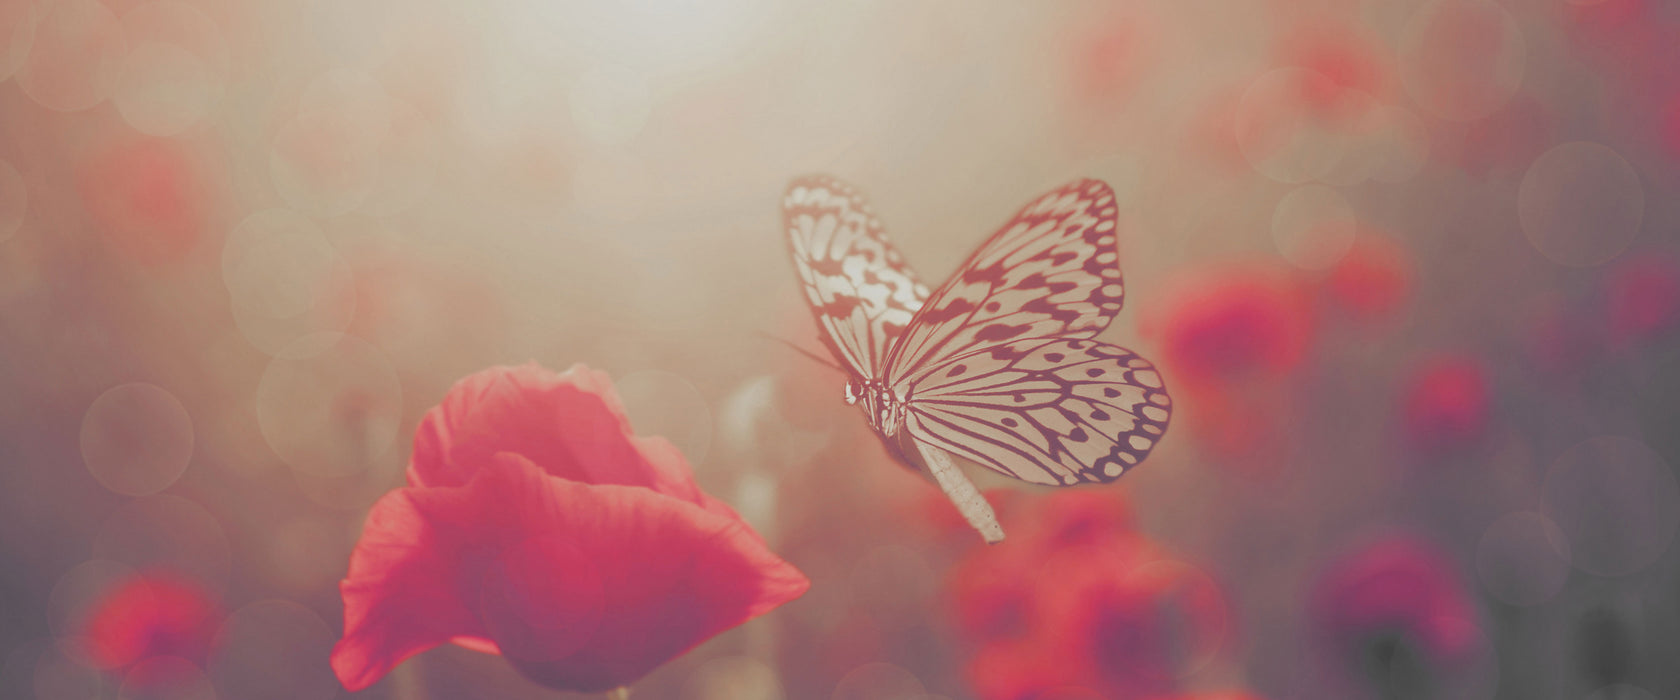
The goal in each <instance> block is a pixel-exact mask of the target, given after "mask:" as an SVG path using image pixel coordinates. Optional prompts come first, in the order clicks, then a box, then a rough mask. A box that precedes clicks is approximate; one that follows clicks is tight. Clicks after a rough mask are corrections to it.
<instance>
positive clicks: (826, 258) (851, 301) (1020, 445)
mask: <svg viewBox="0 0 1680 700" xmlns="http://www.w3.org/2000/svg"><path fill="white" fill-rule="evenodd" d="M782 206H783V208H782V211H783V221H784V224H785V225H786V228H787V231H788V241H789V251H790V253H791V255H792V257H793V261H794V268H795V270H796V272H798V274H799V278H800V281H801V282H802V283H803V287H804V291H805V295H806V302H807V304H808V305H809V306H810V308H811V311H812V314H813V315H814V317H815V318H816V320H817V324H818V327H819V328H820V329H821V330H822V331H823V332H822V333H821V334H820V336H819V337H820V339H821V340H822V342H823V344H824V345H825V346H827V347H828V349H829V352H830V353H831V354H832V355H833V356H834V357H835V359H836V360H837V361H838V362H839V364H840V365H841V366H842V368H843V369H845V370H846V372H847V374H848V375H849V380H848V382H847V384H846V390H845V399H846V401H847V403H851V404H858V405H860V408H861V409H862V411H863V413H864V418H865V420H866V422H867V423H868V424H869V426H870V428H871V429H873V430H874V431H875V433H876V434H877V435H878V436H880V437H881V439H882V442H883V444H884V445H885V446H886V447H887V449H888V451H889V452H890V453H892V454H893V456H894V457H895V458H897V459H899V460H900V461H901V462H905V463H907V464H909V465H910V466H912V467H915V468H918V469H922V468H925V469H926V470H927V471H928V472H929V473H931V475H932V476H934V477H935V480H936V481H938V482H939V484H940V486H941V487H943V488H945V490H946V492H947V494H949V495H950V496H951V497H952V500H953V501H956V502H957V503H958V505H959V507H963V508H965V511H964V514H965V516H968V517H969V519H970V522H971V523H974V524H975V526H976V527H977V528H980V529H981V530H982V533H983V534H987V533H990V532H993V531H995V533H996V538H997V539H1001V538H1002V531H1001V529H999V528H997V526H996V522H995V518H992V519H991V520H990V522H989V523H988V522H986V521H987V519H988V518H990V517H991V514H990V508H989V506H987V505H986V504H985V501H984V499H981V498H979V495H978V492H977V491H975V490H974V487H973V485H972V483H970V482H968V481H967V479H966V477H963V476H962V474H961V472H960V471H959V470H957V469H956V467H954V466H953V465H952V464H951V463H950V461H949V459H948V455H956V456H959V457H963V458H965V459H967V460H969V461H973V462H975V463H978V464H980V465H982V466H985V467H987V468H990V469H992V470H994V471H997V472H1000V473H1002V474H1005V475H1007V476H1012V477H1015V478H1018V479H1022V480H1025V481H1029V482H1032V483H1038V484H1048V485H1056V486H1066V485H1074V484H1080V483H1101V482H1106V481H1111V480H1113V479H1115V478H1118V477H1119V476H1120V475H1121V474H1123V473H1125V472H1126V471H1127V470H1128V469H1130V468H1131V467H1133V466H1135V465H1137V464H1138V463H1139V462H1141V461H1142V460H1143V458H1144V457H1145V456H1146V455H1147V454H1148V453H1149V452H1150V451H1151V450H1152V449H1154V447H1155V445H1156V443H1157V442H1159V440H1160V439H1161V437H1162V436H1163V435H1164V434H1165V432H1166V428H1167V423H1168V420H1169V419H1170V416H1171V399H1170V397H1169V396H1168V394H1167V391H1166V388H1165V386H1164V384H1163V383H1162V381H1161V377H1160V374H1159V373H1158V372H1157V371H1156V370H1155V368H1154V366H1153V365H1151V364H1150V363H1149V362H1148V361H1147V360H1145V359H1143V358H1142V357H1140V356H1138V355H1137V354H1136V353H1133V352H1131V351H1130V350H1126V349H1125V348H1121V347H1118V346H1114V345H1109V344H1106V343H1102V342H1099V341H1096V340H1094V337H1095V336H1096V335H1097V334H1098V333H1100V332H1102V331H1103V330H1104V329H1105V328H1107V327H1108V325H1109V323H1110V322H1111V321H1112V320H1113V318H1114V316H1115V315H1116V314H1118V313H1119V311H1120V307H1121V305H1122V302H1123V300H1124V293H1125V287H1124V285H1123V284H1122V283H1121V275H1120V268H1119V251H1118V248H1117V244H1116V237H1117V233H1118V232H1117V230H1116V228H1117V223H1116V222H1117V219H1116V206H1115V201H1114V195H1113V192H1112V191H1110V190H1109V188H1108V186H1107V185H1106V184H1104V183H1102V182H1100V181H1096V180H1076V181H1074V182H1070V183H1068V184H1066V185H1063V186H1062V187H1059V188H1057V189H1055V190H1052V191H1050V192H1047V193H1045V194H1043V195H1041V196H1039V197H1038V198H1036V199H1035V200H1033V201H1032V202H1031V203H1029V204H1028V205H1027V206H1025V207H1024V208H1022V209H1021V210H1020V211H1019V212H1018V213H1017V214H1016V215H1015V216H1014V217H1013V218H1011V219H1010V221H1009V222H1007V223H1006V224H1004V226H1003V227H1002V228H1000V229H999V230H998V231H997V232H996V233H994V234H993V235H992V236H991V237H990V238H988V239H987V240H986V241H985V242H984V243H982V244H981V246H980V247H979V248H978V249H977V250H975V252H974V253H973V254H971V255H970V256H969V258H968V259H967V260H966V261H965V262H964V263H963V265H962V267H961V268H959V270H958V272H957V273H956V274H954V275H952V276H951V278H950V279H949V280H947V281H946V282H945V283H944V284H943V285H941V286H940V287H939V288H938V289H936V290H934V291H933V292H931V293H929V292H928V290H927V287H926V286H924V285H923V284H922V283H921V282H920V281H919V279H918V278H917V276H916V274H915V272H914V271H913V270H911V269H910V267H909V265H908V264H906V263H905V262H904V260H903V257H902V256H901V255H900V254H899V253H898V251H897V249H895V248H894V247H893V246H892V244H891V242H889V241H888V240H887V238H886V234H885V232H884V231H883V230H882V227H881V224H880V221H879V220H878V219H877V218H876V217H875V215H874V213H873V212H872V211H870V209H869V206H868V204H867V203H866V202H865V201H864V200H863V197H862V196H861V195H860V194H858V193H857V192H856V191H855V190H853V189H852V188H851V187H850V186H849V185H846V184H845V183H843V182H840V181H839V180H837V179H835V178H832V177H827V176H808V177H802V178H797V179H795V180H794V181H793V182H792V183H791V184H790V185H789V186H788V191H787V194H786V196H785V197H784V199H783V205H782ZM987 539H988V540H989V541H991V540H993V537H992V535H991V534H987Z"/></svg>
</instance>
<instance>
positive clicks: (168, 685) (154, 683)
mask: <svg viewBox="0 0 1680 700" xmlns="http://www.w3.org/2000/svg"><path fill="white" fill-rule="evenodd" d="M117 700H216V687H215V685H213V684H212V683H211V682H210V677H209V676H208V675H206V674H205V673H204V671H203V670H202V669H200V668H199V667H198V666H197V665H196V664H194V663H193V662H191V661H188V660H186V659H183V658H181V657H179V656H155V657H152V658H150V659H146V660H144V661H141V662H140V663H137V664H135V665H134V667H133V668H130V669H129V670H128V672H127V673H125V674H123V679H122V686H121V687H119V688H118V689H117Z"/></svg>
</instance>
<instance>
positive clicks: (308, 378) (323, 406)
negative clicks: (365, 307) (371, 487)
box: [256, 334, 402, 477]
mask: <svg viewBox="0 0 1680 700" xmlns="http://www.w3.org/2000/svg"><path fill="white" fill-rule="evenodd" d="M333 335H334V336H335V339H320V338H317V337H316V336H305V337H303V338H300V339H298V341H297V342H296V343H294V344H293V345H292V346H290V347H289V348H288V349H287V350H284V351H282V352H281V353H280V354H279V356H277V357H275V358H274V360H273V361H271V362H270V363H269V365H268V368H267V369H266V370H264V371H263V375H262V379H261V380H259V382H258V384H257V394H256V413H257V424H258V426H259V427H260V428H261V430H262V435H263V439H265V440H266V441H267V442H268V445H269V447H270V448H272V449H273V450H274V454H275V455H277V456H279V457H280V459H281V461H283V462H285V463H286V464H287V465H289V466H291V467H292V469H294V470H296V471H298V472H299V473H303V474H309V475H313V476H321V477H344V476H354V475H358V474H362V473H363V472H365V471H367V470H368V468H369V466H370V465H372V464H374V463H376V462H379V461H380V460H383V459H385V458H386V457H387V453H388V452H390V450H391V447H392V446H393V445H395V444H396V440H397V431H398V428H399V427H400V424H401V422H402V383H401V382H400V381H399V380H398V378H397V372H396V369H395V368H394V367H392V366H391V362H390V360H388V359H386V358H385V355H384V353H381V352H380V351H379V349H378V348H376V347H374V346H373V345H372V344H370V343H368V342H367V341H364V340H362V339H360V338H357V337H355V336H349V335H339V334H333ZM334 340H336V342H333V341H334ZM323 347H324V348H325V349H322V350H317V348H323Z"/></svg>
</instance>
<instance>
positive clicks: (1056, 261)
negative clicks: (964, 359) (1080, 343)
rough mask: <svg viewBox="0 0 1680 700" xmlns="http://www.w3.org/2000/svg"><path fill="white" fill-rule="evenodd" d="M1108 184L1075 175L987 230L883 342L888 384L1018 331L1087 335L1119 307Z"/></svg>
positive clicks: (1037, 334) (1010, 337) (1014, 335)
mask: <svg viewBox="0 0 1680 700" xmlns="http://www.w3.org/2000/svg"><path fill="white" fill-rule="evenodd" d="M1118 257H1119V253H1118V249H1117V247H1116V244H1115V204H1114V192H1113V191H1112V190H1110V189H1109V187H1108V185H1106V184H1104V183H1102V182H1100V181H1097V180H1077V181H1074V182H1070V183H1068V184H1066V185H1063V186H1062V187H1059V188H1057V189H1055V190H1052V191H1050V192H1047V193H1045V194H1044V195H1042V196H1040V197H1038V198H1037V199H1035V200H1033V202H1032V203H1030V204H1028V205H1027V206H1026V207H1024V208H1022V209H1021V211H1020V212H1018V213H1016V215H1015V216H1014V218H1012V219H1010V220H1009V222H1008V223H1006V224H1004V225H1003V227H1002V228H1000V229H998V231H997V232H996V233H994V234H992V237H991V238H990V239H988V240H987V241H986V242H985V243H984V244H982V245H981V246H980V248H979V249H978V250H976V251H975V252H974V254H973V255H971V256H969V258H968V260H967V261H965V262H964V263H963V265H962V267H961V268H959V269H958V271H957V273H956V274H955V275H952V276H951V279H950V280H949V281H947V282H946V283H945V284H944V285H942V286H940V287H939V289H938V290H936V291H935V292H934V293H933V294H932V295H931V296H929V297H928V299H927V302H926V303H925V304H923V305H922V307H921V309H920V310H919V311H917V312H916V314H915V317H914V318H912V319H911V320H910V322H909V326H908V328H906V329H905V331H904V333H903V337H902V338H901V339H899V341H898V342H897V343H896V344H894V345H893V346H892V348H891V349H890V351H889V353H888V356H887V364H886V367H885V370H886V375H885V376H884V377H883V378H884V379H886V381H887V383H888V384H889V385H894V386H900V385H903V384H904V383H906V382H911V383H913V382H915V381H917V380H918V379H919V378H920V377H921V376H922V375H923V374H925V373H926V372H929V371H932V370H933V368H935V367H938V366H940V365H942V364H944V363H945V361H947V360H949V359H950V358H953V357H956V356H958V355H963V354H966V353H969V352H973V351H975V350H978V349H982V348H987V347H992V346H995V345H999V344H1003V343H1007V342H1010V341H1013V340H1017V339H1022V338H1047V337H1062V338H1089V337H1092V336H1095V335H1096V334H1097V333H1099V332H1101V331H1102V330H1103V329H1104V328H1107V327H1108V324H1109V322H1110V321H1112V320H1113V319H1114V316H1115V314H1118V313H1119V312H1120V306H1121V302H1122V300H1123V298H1124V294H1125V288H1124V286H1123V285H1122V284H1121V281H1120V279H1121V278H1120V267H1119V264H1118V262H1119V261H1118Z"/></svg>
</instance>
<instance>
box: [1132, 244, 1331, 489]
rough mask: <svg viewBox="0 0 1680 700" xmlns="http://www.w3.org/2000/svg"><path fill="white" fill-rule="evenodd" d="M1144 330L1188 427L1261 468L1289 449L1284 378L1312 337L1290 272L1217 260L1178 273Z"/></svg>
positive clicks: (1241, 463) (1210, 444)
mask: <svg viewBox="0 0 1680 700" xmlns="http://www.w3.org/2000/svg"><path fill="white" fill-rule="evenodd" d="M1159 298H1162V299H1164V301H1163V302H1162V303H1161V305H1160V306H1157V307H1154V308H1152V309H1148V310H1146V312H1145V314H1144V316H1143V321H1142V322H1143V326H1142V330H1143V332H1144V333H1145V334H1146V335H1149V336H1152V337H1154V338H1156V339H1157V340H1156V342H1158V343H1159V344H1160V345H1161V348H1162V357H1161V368H1162V372H1164V373H1165V374H1167V375H1168V378H1169V381H1171V382H1176V383H1175V384H1174V386H1176V387H1177V389H1176V391H1179V392H1180V393H1182V394H1184V396H1183V398H1182V399H1180V400H1179V401H1178V405H1179V406H1181V407H1186V408H1185V410H1186V411H1187V413H1186V417H1187V420H1188V421H1189V423H1190V425H1191V426H1192V429H1193V430H1195V431H1196V432H1197V433H1199V434H1200V436H1201V438H1202V441H1201V442H1202V444H1203V445H1204V446H1205V447H1206V448H1207V449H1209V450H1212V451H1214V452H1217V453H1220V454H1223V455H1228V456H1233V457H1239V458H1240V459H1239V460H1233V461H1232V464H1233V465H1235V466H1237V467H1239V468H1243V469H1248V470H1254V471H1261V472H1264V471H1266V470H1267V469H1269V468H1271V467H1275V466H1276V465H1277V462H1278V458H1279V456H1280V455H1281V454H1283V453H1285V452H1286V450H1284V449H1282V448H1284V447H1286V446H1287V445H1288V442H1289V439H1290V438H1289V432H1288V431H1286V430H1284V429H1283V427H1282V423H1283V416H1285V415H1287V414H1288V411H1289V409H1288V403H1289V400H1290V399H1289V395H1288V392H1287V391H1286V390H1285V389H1286V388H1287V387H1286V386H1285V384H1284V382H1283V381H1282V380H1284V379H1287V378H1288V377H1290V376H1291V375H1292V374H1293V373H1294V372H1295V370H1296V369H1297V368H1299V367H1300V366H1301V363H1302V361H1303V360H1305V359H1306V357H1307V351H1308V348H1309V347H1310V346H1311V343H1312V340H1313V337H1314V335H1315V331H1316V329H1315V319H1314V316H1313V309H1312V297H1311V296H1310V295H1309V294H1308V289H1307V288H1306V286H1305V285H1304V284H1303V282H1302V280H1300V279H1298V278H1297V277H1296V276H1295V275H1294V274H1293V273H1292V272H1291V271H1289V270H1285V269H1282V268H1280V267H1277V266H1272V265H1243V264H1238V265H1219V266H1211V267H1207V268H1203V269H1201V270H1198V271H1196V272H1195V273H1194V274H1192V275H1189V276H1186V277H1184V278H1182V279H1180V280H1179V281H1178V282H1177V283H1176V284H1175V285H1174V286H1173V288H1172V289H1171V290H1169V292H1168V293H1166V294H1163V295H1160V297H1159Z"/></svg>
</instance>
